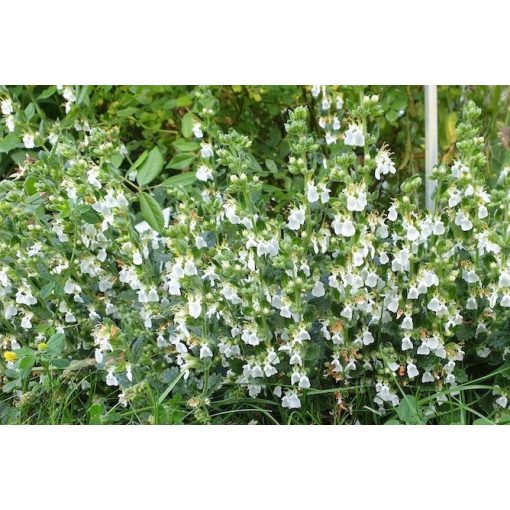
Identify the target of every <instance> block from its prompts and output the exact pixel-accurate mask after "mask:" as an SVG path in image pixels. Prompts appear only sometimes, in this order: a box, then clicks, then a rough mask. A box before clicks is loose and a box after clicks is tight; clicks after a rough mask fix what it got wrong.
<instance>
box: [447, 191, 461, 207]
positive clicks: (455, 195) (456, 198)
mask: <svg viewBox="0 0 510 510" xmlns="http://www.w3.org/2000/svg"><path fill="white" fill-rule="evenodd" d="M449 197H450V198H449V199H448V207H455V206H456V205H459V204H460V201H461V200H462V193H461V192H460V191H459V190H458V189H457V188H454V189H453V190H449Z"/></svg>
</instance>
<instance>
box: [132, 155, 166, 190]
mask: <svg viewBox="0 0 510 510" xmlns="http://www.w3.org/2000/svg"><path fill="white" fill-rule="evenodd" d="M163 165H164V160H163V156H162V154H161V152H160V150H159V149H158V148H157V147H154V149H152V150H151V151H150V152H149V154H148V155H147V158H146V159H145V161H144V162H143V163H142V165H141V166H140V169H139V170H138V175H137V177H136V180H137V181H138V184H139V185H140V186H145V185H146V184H149V182H151V181H153V180H154V179H155V178H156V177H157V176H158V175H159V174H160V172H161V170H163Z"/></svg>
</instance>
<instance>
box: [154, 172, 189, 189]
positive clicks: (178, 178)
mask: <svg viewBox="0 0 510 510" xmlns="http://www.w3.org/2000/svg"><path fill="white" fill-rule="evenodd" d="M195 181H196V176H195V172H186V173H184V174H179V175H174V176H172V177H169V178H168V179H165V180H164V181H163V182H162V183H161V186H164V187H165V188H178V187H183V188H186V187H187V186H191V185H192V184H193V183H194V182H195Z"/></svg>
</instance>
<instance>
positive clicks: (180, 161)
mask: <svg viewBox="0 0 510 510" xmlns="http://www.w3.org/2000/svg"><path fill="white" fill-rule="evenodd" d="M195 158H196V156H195V154H187V153H182V154H177V155H175V156H174V157H173V158H172V161H170V163H169V165H168V168H172V169H173V170H183V169H184V168H189V167H190V166H191V163H193V161H194V160H195Z"/></svg>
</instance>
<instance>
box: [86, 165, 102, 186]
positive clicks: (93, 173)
mask: <svg viewBox="0 0 510 510" xmlns="http://www.w3.org/2000/svg"><path fill="white" fill-rule="evenodd" d="M98 175H99V171H98V170H97V169H95V168H91V169H90V170H89V171H88V172H87V181H88V183H89V184H91V185H92V186H94V187H95V188H97V189H101V188H102V184H101V183H100V182H99V181H98V179H97V177H98Z"/></svg>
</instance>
